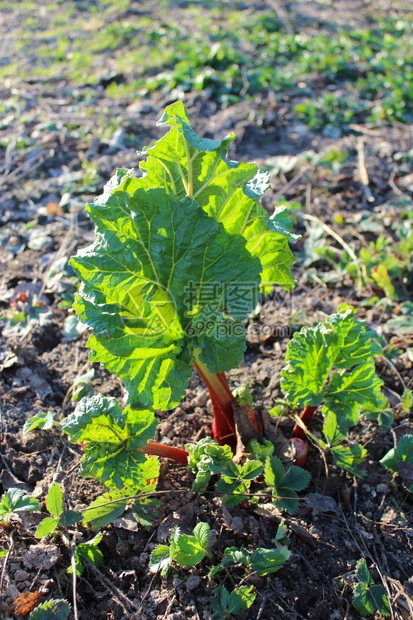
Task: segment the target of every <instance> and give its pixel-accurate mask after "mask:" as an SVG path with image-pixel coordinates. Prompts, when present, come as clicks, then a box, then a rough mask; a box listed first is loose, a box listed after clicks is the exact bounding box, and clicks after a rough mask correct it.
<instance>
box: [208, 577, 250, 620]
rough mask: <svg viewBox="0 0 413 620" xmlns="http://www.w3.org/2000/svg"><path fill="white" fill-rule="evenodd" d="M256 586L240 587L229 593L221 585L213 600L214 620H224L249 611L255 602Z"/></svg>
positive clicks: (216, 590)
mask: <svg viewBox="0 0 413 620" xmlns="http://www.w3.org/2000/svg"><path fill="white" fill-rule="evenodd" d="M253 590H254V586H238V587H237V588H234V590H232V592H229V591H228V590H227V589H226V587H225V586H223V585H221V586H219V587H218V588H216V589H215V592H214V597H213V599H212V603H211V606H212V620H222V619H223V618H228V616H232V615H233V616H236V615H237V614H240V613H242V612H243V611H247V609H249V608H250V607H251V605H252V604H253V602H254V601H255V594H254V592H253Z"/></svg>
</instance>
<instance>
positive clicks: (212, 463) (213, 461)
mask: <svg viewBox="0 0 413 620" xmlns="http://www.w3.org/2000/svg"><path fill="white" fill-rule="evenodd" d="M185 448H186V450H187V451H188V469H189V470H190V471H192V472H194V473H195V474H196V477H195V480H194V482H193V484H192V490H193V491H197V492H202V491H205V489H206V488H207V486H208V483H209V481H210V479H211V475H212V474H218V473H219V472H221V471H222V468H223V466H224V465H225V464H227V463H228V462H232V457H233V455H232V451H231V448H230V447H229V446H219V445H218V444H217V443H216V442H215V441H214V440H213V439H211V438H210V437H204V438H203V439H201V440H200V441H198V443H196V444H186V446H185Z"/></svg>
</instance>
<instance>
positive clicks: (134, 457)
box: [62, 394, 156, 489]
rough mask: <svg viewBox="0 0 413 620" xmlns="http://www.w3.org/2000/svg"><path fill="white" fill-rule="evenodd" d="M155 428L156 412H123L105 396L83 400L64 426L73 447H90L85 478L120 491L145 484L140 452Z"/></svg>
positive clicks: (65, 421) (83, 471) (137, 410)
mask: <svg viewBox="0 0 413 620" xmlns="http://www.w3.org/2000/svg"><path fill="white" fill-rule="evenodd" d="M155 428H156V421H155V416H154V413H153V411H149V410H147V409H133V408H132V407H126V408H125V409H124V410H123V411H122V408H121V406H120V404H119V402H118V401H117V400H116V398H106V397H105V396H102V395H101V394H98V395H96V396H93V397H92V398H83V399H82V400H81V401H80V403H79V404H78V405H77V407H76V409H75V411H74V413H72V414H71V415H69V416H68V417H67V418H65V420H63V422H62V429H63V430H64V431H65V433H67V434H68V435H69V436H70V439H71V441H72V442H73V443H83V444H86V445H85V456H84V458H83V460H82V473H83V475H84V476H86V477H90V478H98V479H99V480H100V481H101V482H103V483H104V484H105V485H106V486H108V487H113V486H115V487H117V488H118V489H121V488H122V487H123V486H132V487H133V486H134V485H136V484H137V483H140V482H141V479H142V465H143V464H144V463H145V458H146V457H145V455H144V454H143V453H142V451H141V450H139V449H138V448H142V447H143V446H145V445H146V444H147V443H148V441H149V440H150V439H151V438H152V437H153V434H154V432H155Z"/></svg>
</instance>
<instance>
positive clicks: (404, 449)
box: [380, 435, 413, 493]
mask: <svg viewBox="0 0 413 620" xmlns="http://www.w3.org/2000/svg"><path fill="white" fill-rule="evenodd" d="M380 463H381V464H382V465H383V467H385V468H386V469H388V470H389V471H391V472H393V473H396V472H398V473H399V474H400V476H401V477H402V479H403V483H404V485H405V487H406V489H407V490H408V491H409V492H410V493H413V435H403V437H402V438H401V439H399V441H398V443H397V447H396V448H392V449H391V450H389V451H388V452H387V454H385V455H384V456H383V458H382V459H381V461H380Z"/></svg>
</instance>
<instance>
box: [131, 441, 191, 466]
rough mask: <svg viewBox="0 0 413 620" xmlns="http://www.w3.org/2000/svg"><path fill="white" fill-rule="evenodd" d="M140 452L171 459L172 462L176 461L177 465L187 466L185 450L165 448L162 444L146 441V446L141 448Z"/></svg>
mask: <svg viewBox="0 0 413 620" xmlns="http://www.w3.org/2000/svg"><path fill="white" fill-rule="evenodd" d="M142 452H144V453H145V454H152V455H154V456H163V457H164V458H166V459H172V460H173V461H178V463H183V465H188V452H187V451H186V450H181V449H180V448H173V447H172V446H165V445H164V444H163V443H158V442H156V441H148V443H147V444H146V446H145V447H144V448H142Z"/></svg>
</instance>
